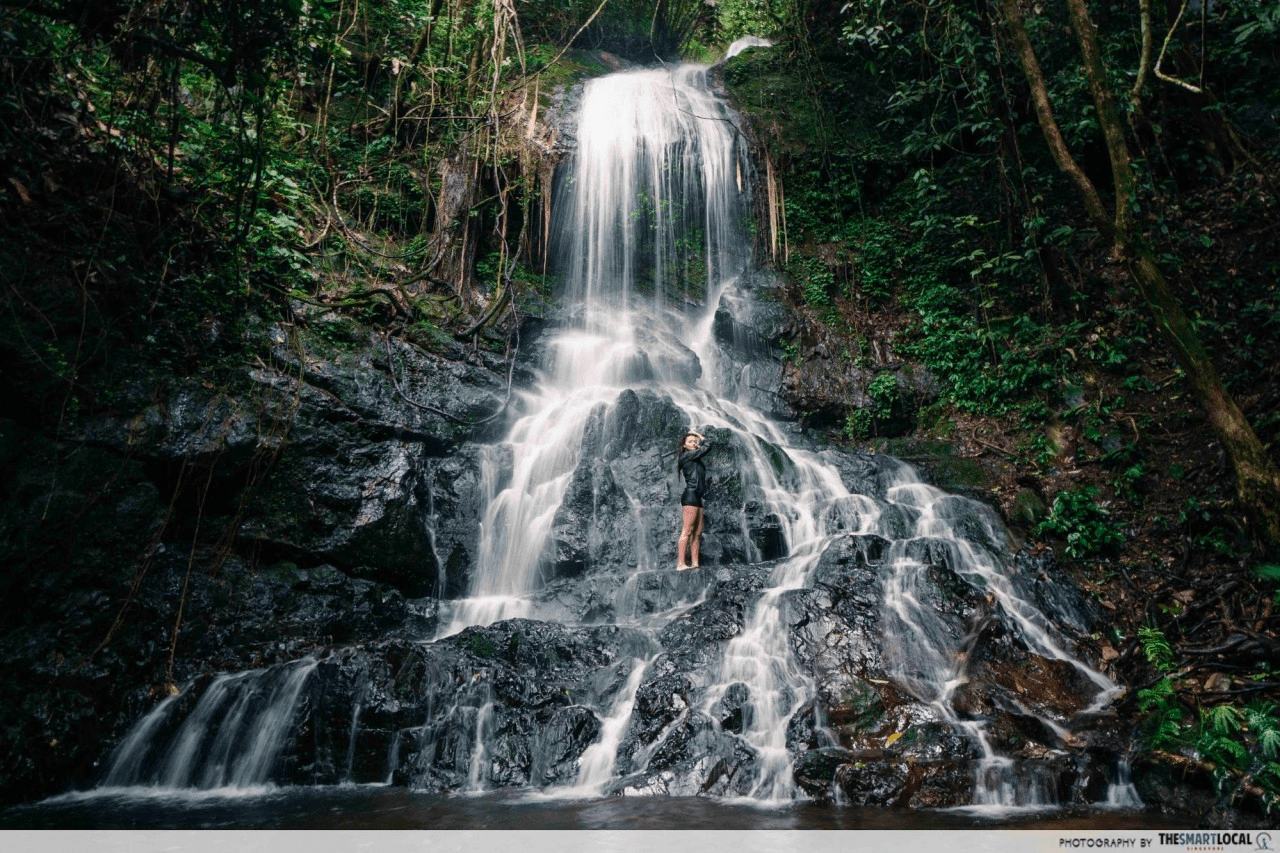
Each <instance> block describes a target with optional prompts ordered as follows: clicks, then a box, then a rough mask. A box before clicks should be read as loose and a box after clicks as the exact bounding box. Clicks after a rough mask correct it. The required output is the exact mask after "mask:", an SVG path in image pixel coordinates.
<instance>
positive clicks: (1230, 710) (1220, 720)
mask: <svg viewBox="0 0 1280 853" xmlns="http://www.w3.org/2000/svg"><path fill="white" fill-rule="evenodd" d="M1200 716H1201V719H1202V720H1203V721H1204V722H1205V723H1207V724H1208V726H1209V730H1210V731H1212V732H1213V733H1214V734H1218V735H1226V734H1230V733H1231V732H1238V731H1240V726H1241V724H1242V723H1243V722H1244V717H1245V713H1244V711H1241V710H1240V709H1239V708H1237V707H1236V706H1234V705H1214V706H1213V707H1212V708H1205V709H1203V710H1202V711H1201V712H1200Z"/></svg>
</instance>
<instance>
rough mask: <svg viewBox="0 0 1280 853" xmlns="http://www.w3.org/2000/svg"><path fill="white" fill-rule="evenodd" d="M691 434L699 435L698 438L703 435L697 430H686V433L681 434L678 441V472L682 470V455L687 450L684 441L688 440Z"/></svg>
mask: <svg viewBox="0 0 1280 853" xmlns="http://www.w3.org/2000/svg"><path fill="white" fill-rule="evenodd" d="M691 435H693V436H697V437H698V438H702V436H701V435H698V433H696V432H686V433H685V434H684V435H682V436H680V441H679V442H677V443H676V472H677V473H679V471H680V455H681V454H682V453H684V452H685V450H684V443H685V441H687V440H688V438H689V436H691Z"/></svg>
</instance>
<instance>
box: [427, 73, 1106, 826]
mask: <svg viewBox="0 0 1280 853" xmlns="http://www.w3.org/2000/svg"><path fill="white" fill-rule="evenodd" d="M576 138H577V142H578V147H577V150H576V153H575V154H574V156H573V158H572V161H571V162H570V163H569V164H568V165H567V167H566V169H565V172H564V177H563V178H562V180H561V182H560V189H559V191H558V193H557V195H556V197H555V204H554V206H553V207H554V210H555V219H554V229H553V231H554V233H553V235H552V240H553V245H554V246H555V247H556V249H555V250H556V257H557V258H558V267H559V270H560V272H561V274H562V288H561V289H562V296H563V299H564V302H565V306H566V308H565V315H566V318H567V319H566V320H565V321H564V322H563V323H562V325H561V327H560V328H559V330H558V331H557V332H555V333H554V335H553V337H552V339H551V340H550V341H549V342H548V343H547V346H546V356H545V358H544V361H543V363H542V365H541V374H540V376H539V379H540V381H539V383H538V385H537V386H536V387H535V388H534V389H532V390H531V391H530V392H529V393H528V395H527V396H526V398H525V400H524V403H525V409H524V411H525V414H524V415H523V417H521V418H520V419H519V420H518V421H516V422H515V424H514V425H513V426H512V428H511V430H510V433H509V434H508V436H507V438H506V440H505V441H504V442H502V443H501V444H499V445H496V446H493V447H490V448H487V449H486V452H485V454H484V456H483V482H484V484H485V496H486V506H487V508H486V510H485V513H484V518H483V524H482V527H481V531H480V540H479V546H478V553H479V558H478V560H477V562H476V568H475V575H474V578H473V581H472V587H471V595H470V597H469V598H467V599H464V600H462V601H459V602H456V603H454V605H453V618H452V620H451V621H450V622H449V623H448V624H447V627H446V628H445V629H444V630H443V631H442V632H441V636H447V635H449V634H452V633H455V632H457V631H459V630H461V629H463V628H464V627H466V626H469V625H485V624H490V623H492V622H495V621H497V620H500V619H505V618H509V617H512V616H530V615H535V616H536V613H537V607H536V606H535V604H534V603H533V598H534V593H535V592H536V590H537V589H538V588H539V587H540V586H541V585H542V584H544V583H545V582H546V581H547V578H548V572H549V571H550V566H551V563H552V561H553V557H552V554H551V553H550V552H551V551H552V550H553V543H552V542H551V541H550V535H551V531H552V528H553V524H554V519H555V517H556V513H557V510H558V508H559V507H560V506H561V504H562V502H563V501H564V500H565V497H566V493H567V490H568V489H569V486H570V482H571V480H572V478H573V477H574V475H575V471H578V470H579V469H580V468H582V466H584V465H585V464H587V463H584V461H583V453H584V450H583V445H584V443H585V442H587V441H589V440H590V436H591V435H592V434H593V430H594V429H595V428H594V427H593V426H592V424H593V422H598V421H599V420H600V419H601V418H603V417H606V416H607V414H608V413H609V412H610V411H611V409H612V407H613V406H615V405H616V401H617V400H618V398H619V394H620V393H621V392H622V391H623V390H624V389H627V388H650V389H653V390H655V391H656V393H658V394H660V395H663V396H665V397H669V398H670V399H671V400H672V401H673V403H674V404H675V405H676V406H677V407H678V409H679V410H680V411H681V412H682V413H683V415H684V418H685V422H686V423H687V424H689V425H692V426H697V427H701V428H703V430H704V431H708V430H716V431H717V432H718V434H721V435H725V436H729V441H730V442H731V443H732V446H733V449H734V456H735V459H736V470H734V471H732V472H730V477H731V478H732V479H734V481H735V482H736V483H738V484H739V486H740V487H741V488H742V489H743V491H744V494H746V495H748V496H749V499H750V500H751V501H753V502H754V503H755V504H757V505H758V506H759V507H761V508H762V510H761V511H762V513H763V514H765V515H768V516H771V517H773V518H776V519H777V522H778V527H779V528H780V535H781V540H782V552H783V553H784V555H785V556H784V558H783V559H780V560H777V561H776V562H775V565H774V567H773V569H772V573H771V576H770V579H769V584H768V588H767V589H766V590H765V591H764V593H763V594H762V595H761V597H760V598H759V600H758V601H757V602H756V603H755V604H754V606H753V607H752V609H751V612H750V613H749V614H748V615H747V617H746V623H745V625H744V627H743V629H742V631H741V633H740V634H739V635H738V636H736V637H734V638H733V639H732V640H730V641H729V642H728V644H727V645H726V647H725V648H724V650H723V655H722V659H721V661H720V663H719V665H718V667H716V668H715V669H714V674H713V675H712V676H710V677H709V678H707V679H705V683H702V684H701V685H700V686H701V696H700V698H699V701H698V703H697V707H696V709H691V710H697V711H698V712H700V713H704V714H709V713H710V711H711V709H713V708H714V707H716V706H717V705H718V703H721V702H723V701H724V700H725V697H726V696H727V695H729V693H730V692H731V691H733V693H734V695H745V696H746V697H747V698H746V704H745V706H744V708H743V726H742V731H741V732H740V734H738V735H736V736H737V737H740V738H741V741H742V742H743V743H745V744H746V745H747V746H748V747H749V748H750V750H751V752H752V754H754V755H755V756H756V760H755V767H754V770H753V778H752V781H751V784H750V789H749V796H750V797H751V798H753V799H756V800H760V801H765V802H786V801H789V800H791V799H794V798H796V797H797V796H799V792H798V789H797V786H796V784H795V781H794V779H793V775H792V767H791V762H792V755H791V752H790V750H789V749H788V744H787V731H788V726H789V724H790V721H791V720H792V718H793V717H794V715H795V714H796V713H798V712H799V711H800V710H801V709H803V708H806V707H813V706H814V705H815V704H816V703H815V698H816V696H817V692H818V691H817V688H816V685H815V684H814V683H813V680H812V678H811V677H810V676H809V675H807V674H806V673H805V672H804V671H803V669H802V668H801V667H800V666H799V665H798V664H797V661H796V660H795V657H794V654H793V651H792V649H791V647H790V642H791V641H790V638H789V635H788V631H789V625H788V622H787V619H786V618H785V613H784V611H785V606H784V600H785V597H786V593H787V592H788V591H790V590H795V589H801V588H804V587H806V586H808V585H809V584H810V583H811V579H812V573H813V571H814V569H815V566H816V565H817V564H818V562H819V559H820V558H821V555H822V553H823V551H824V550H825V548H826V547H827V546H828V545H829V544H830V543H831V542H832V541H833V539H834V537H837V536H840V535H855V536H863V535H872V534H874V535H879V536H883V537H884V538H885V539H886V540H888V541H889V542H890V546H889V550H888V555H887V558H886V561H885V565H886V575H885V578H884V587H885V600H884V608H885V613H886V617H885V629H884V630H885V635H886V636H885V640H886V643H887V652H886V657H887V661H886V663H887V666H888V669H889V673H890V674H891V675H892V677H893V680H894V681H895V682H896V683H897V684H899V685H900V686H901V687H902V688H903V689H904V690H906V691H907V692H908V693H909V694H910V695H912V696H914V697H915V698H916V699H918V700H919V701H921V702H923V703H925V704H926V705H928V706H929V707H932V708H933V709H934V712H935V713H936V715H937V717H938V718H939V719H940V720H942V721H944V722H946V723H948V724H950V725H951V726H953V727H955V728H956V729H957V730H959V731H963V732H965V733H966V735H967V736H968V738H969V739H970V740H971V741H972V742H973V743H974V744H975V745H976V746H977V749H978V751H979V753H980V756H981V757H980V759H979V760H978V761H977V762H976V767H975V770H974V776H975V782H974V787H975V802H976V804H995V805H1002V806H1007V805H1030V804H1039V803H1044V802H1052V801H1053V795H1052V794H1051V793H1049V791H1050V789H1051V788H1052V785H1051V784H1049V783H1046V782H1045V781H1044V780H1043V779H1040V778H1039V776H1038V775H1037V773H1038V771H1037V770H1026V769H1025V768H1019V767H1017V766H1016V762H1013V761H1011V760H1009V759H1007V758H1004V757H1001V756H1000V755H998V754H996V752H995V750H994V749H993V748H992V747H991V746H990V741H989V738H988V735H987V733H986V731H985V724H984V722H983V721H982V720H980V719H968V718H966V716H965V715H963V714H961V713H960V712H959V711H957V710H956V708H955V705H954V694H955V692H956V690H957V688H958V687H959V686H960V685H961V684H963V683H964V682H965V680H966V667H965V659H966V655H967V651H966V648H965V643H966V642H972V641H973V640H972V639H966V638H965V636H964V635H963V632H960V633H959V634H958V633H957V626H956V625H954V624H951V622H949V621H948V620H947V618H946V617H944V616H942V615H940V614H938V613H935V612H931V611H930V609H929V607H928V606H927V604H926V602H925V601H924V598H923V596H922V595H921V594H919V590H918V587H919V586H920V585H921V584H922V583H923V577H924V575H925V573H927V572H928V571H929V570H930V567H931V566H933V565H934V564H935V563H937V562H938V560H939V559H941V560H942V561H943V562H944V563H945V565H946V566H947V567H949V569H950V570H951V571H952V572H954V573H955V574H956V575H958V576H959V577H961V578H963V579H964V580H965V581H967V582H968V583H969V584H970V585H972V586H973V587H975V588H977V589H981V590H983V591H985V592H986V594H987V597H988V601H989V606H990V609H991V613H992V618H996V615H997V614H999V615H1001V616H1002V617H1003V618H1004V619H1006V620H1007V621H1008V622H1009V623H1011V624H1012V626H1013V629H1014V630H1015V631H1017V632H1018V633H1019V634H1020V635H1021V636H1022V637H1023V639H1024V641H1025V642H1026V644H1027V646H1028V647H1029V648H1030V649H1031V650H1032V651H1033V652H1034V653H1036V654H1039V655H1042V656H1044V657H1046V658H1049V659H1051V660H1057V661H1065V662H1068V663H1069V664H1070V665H1072V666H1075V667H1077V668H1078V669H1079V670H1080V671H1081V672H1082V673H1083V674H1084V676H1085V677H1086V678H1087V679H1088V681H1089V682H1090V683H1092V684H1093V685H1095V688H1096V693H1097V699H1096V701H1095V704H1097V705H1101V704H1102V703H1104V702H1105V701H1107V700H1108V699H1109V698H1110V697H1111V696H1112V695H1113V694H1114V690H1115V688H1114V686H1113V685H1112V684H1111V682H1110V681H1108V680H1107V679H1106V678H1105V677H1103V676H1102V675H1100V674H1099V673H1097V672H1095V671H1094V670H1092V669H1091V668H1089V667H1087V666H1086V665H1084V664H1083V663H1081V662H1079V661H1077V660H1075V658H1074V657H1072V656H1071V655H1070V653H1069V652H1067V651H1066V645H1065V641H1064V640H1063V639H1062V638H1060V637H1058V636H1057V635H1056V632H1055V631H1054V629H1053V628H1052V626H1051V624H1050V623H1049V620H1048V619H1047V618H1046V617H1045V616H1044V615H1043V614H1042V613H1041V612H1040V611H1039V610H1038V609H1037V608H1036V607H1035V606H1034V604H1033V603H1031V602H1030V601H1029V600H1028V598H1027V597H1026V596H1025V595H1022V594H1020V593H1019V592H1018V591H1017V589H1016V588H1015V585H1014V584H1013V583H1011V582H1010V580H1009V579H1008V577H1007V572H1006V569H1007V566H1006V565H1005V563H1004V561H1006V560H1007V553H1008V548H1007V543H1006V538H1007V537H1006V535H1005V534H1004V532H1003V528H1002V527H1000V525H999V522H998V521H997V520H995V519H994V517H993V516H992V514H991V513H990V512H989V511H987V510H985V508H983V507H981V506H980V505H978V504H976V503H975V502H973V501H969V500H966V499H964V498H960V497H956V496H953V495H947V494H945V493H943V492H941V491H939V490H937V489H934V488H932V487H930V486H928V485H925V484H924V483H922V482H920V480H919V478H918V477H917V476H916V474H915V472H914V470H912V469H911V468H910V467H909V466H906V465H905V464H903V465H900V466H899V467H898V469H897V473H896V479H895V480H894V482H892V483H889V484H887V490H886V494H885V499H884V500H883V501H880V500H876V499H874V498H872V497H870V496H867V495H861V494H852V493H850V491H849V490H848V488H847V487H846V485H845V483H844V482H843V481H842V480H841V477H840V475H839V473H838V472H837V471H836V470H835V469H834V468H833V466H832V465H830V464H827V463H826V462H824V461H823V460H822V459H821V458H820V456H819V455H818V454H815V453H813V452H811V451H807V450H805V449H802V448H800V447H797V446H795V444H794V442H792V441H790V440H789V439H788V437H787V436H786V435H785V434H784V433H783V431H782V430H781V429H780V428H779V427H778V425H776V424H774V423H772V422H771V421H770V420H769V419H768V418H767V417H765V416H764V415H763V414H762V413H761V412H759V411H757V410H756V409H754V408H753V407H752V406H751V405H750V403H749V399H750V394H749V392H748V388H749V376H748V371H747V369H746V368H745V367H742V366H739V365H737V364H736V363H735V362H734V359H733V358H732V357H730V356H728V355H726V353H725V352H723V351H722V350H721V348H720V347H719V345H718V344H717V342H716V340H715V337H714V335H713V333H712V332H713V321H714V315H715V312H716V309H717V308H719V307H721V306H722V305H726V304H727V305H731V306H733V305H742V304H746V303H749V302H750V299H751V297H750V294H749V293H748V292H746V289H745V288H744V287H742V286H741V280H742V278H743V274H744V273H745V272H746V270H747V269H748V267H749V262H750V248H749V244H748V241H747V235H746V232H745V230H744V229H743V226H742V224H743V223H744V222H745V221H746V220H747V218H748V212H749V206H748V191H749V181H746V180H744V179H743V176H744V175H749V174H750V163H749V162H748V160H747V158H746V156H745V151H744V149H743V145H742V140H741V137H740V134H739V133H738V131H737V127H736V124H735V118H734V116H733V115H732V114H731V113H730V112H729V111H728V110H727V109H726V107H725V106H724V105H723V104H722V103H721V102H720V101H719V100H718V99H717V98H715V97H714V96H713V95H712V94H711V92H710V90H709V87H708V84H707V69H705V68H703V67H701V66H696V65H686V66H681V67H679V68H675V69H669V68H663V69H650V70H641V71H629V72H623V73H618V74H613V75H609V76H607V77H603V78H599V79H595V80H592V81H589V82H588V83H587V84H586V87H585V91H584V94H583V98H582V104H581V110H580V114H579V119H578V126H577V133H576ZM678 437H679V436H678V435H674V434H673V435H672V436H671V439H672V440H673V441H674V440H675V439H676V438H678ZM596 479H597V478H596V477H595V476H594V475H593V483H594V482H595V480H596ZM621 488H622V489H623V490H624V491H625V488H626V484H625V483H623V484H622V485H621ZM627 500H628V501H629V505H630V506H631V507H632V515H633V521H634V523H635V525H636V528H637V530H643V529H644V528H645V525H647V524H650V523H651V521H650V520H649V518H647V517H646V516H645V515H644V513H643V510H642V506H641V502H640V501H638V500H637V499H636V497H635V496H634V495H631V494H628V495H627ZM744 528H745V523H744ZM646 532H648V533H653V534H654V535H644V536H642V537H641V538H643V539H644V540H646V541H653V540H654V539H655V538H656V535H657V534H656V532H655V531H646ZM743 538H744V539H746V538H747V537H745V536H744V537H743ZM637 550H638V552H639V554H638V558H637V559H638V565H637V566H636V567H635V568H636V570H637V571H639V572H643V571H652V570H659V571H661V570H667V569H670V568H671V567H670V565H668V564H669V563H670V562H671V557H670V555H669V554H666V553H663V554H655V553H652V552H651V551H646V550H645V549H637ZM748 553H749V554H750V553H751V549H750V548H748ZM755 556H756V557H757V558H758V557H759V556H760V555H759V553H758V552H756V553H755ZM636 594H637V592H636V581H635V579H634V576H633V577H632V578H630V579H628V581H627V582H626V584H625V585H624V586H623V588H622V589H621V590H620V591H619V595H618V600H619V604H620V606H619V609H618V611H617V618H622V619H625V618H626V617H627V616H629V615H632V614H634V613H635V610H636V604H635V600H636ZM634 675H635V673H634V672H633V676H634ZM635 689H636V685H635V684H631V683H630V682H628V685H627V688H626V690H625V691H624V692H623V694H621V695H620V696H619V698H618V699H617V700H616V702H615V704H614V706H613V708H612V709H610V710H608V711H607V712H606V713H605V717H606V719H607V720H608V725H607V727H606V728H607V729H608V730H609V731H608V734H607V735H606V737H604V738H603V739H602V740H601V741H599V742H598V743H597V745H596V746H595V747H592V749H591V750H589V753H590V754H589V755H588V756H583V758H582V769H581V771H580V776H579V783H578V784H579V785H580V786H581V785H585V784H586V783H587V782H588V781H589V782H590V784H591V785H592V786H599V785H600V783H601V781H602V780H601V779H600V777H599V775H598V774H599V773H601V772H602V771H601V768H605V767H612V766H613V756H612V754H610V750H612V749H614V748H615V747H614V746H612V745H611V744H612V743H613V741H614V739H615V738H614V732H615V731H616V730H617V729H618V726H619V717H620V716H621V715H622V713H623V712H627V713H629V709H630V704H631V702H632V701H633V700H632V699H630V698H628V696H634V692H635ZM815 713H820V711H818V712H815ZM1028 713H1029V712H1028ZM1044 723H1045V725H1046V726H1047V727H1049V728H1050V729H1052V727H1054V726H1057V725H1058V724H1057V722H1055V721H1054V720H1052V719H1045V720H1044ZM673 725H674V724H673ZM1059 728H1060V727H1059ZM664 737H665V735H664ZM655 748H656V744H652V743H651V744H648V745H642V746H641V748H640V749H639V750H638V751H637V752H636V754H635V756H633V758H634V759H635V762H636V766H639V767H643V766H645V764H646V763H647V762H648V760H649V758H648V756H649V755H651V754H652V753H653V750H654V749H655ZM476 749H477V753H478V754H479V753H482V752H483V750H484V749H485V746H484V745H483V744H480V743H477V747H476ZM1020 774H1021V775H1020Z"/></svg>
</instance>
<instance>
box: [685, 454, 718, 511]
mask: <svg viewBox="0 0 1280 853" xmlns="http://www.w3.org/2000/svg"><path fill="white" fill-rule="evenodd" d="M710 449H711V444H710V443H707V444H704V445H702V446H701V447H699V448H698V449H697V450H682V451H680V457H679V459H680V462H679V464H680V473H681V474H682V475H683V476H684V492H683V494H681V495H680V505H681V506H696V507H700V506H702V498H703V496H704V495H706V493H707V490H708V489H709V488H711V482H710V480H709V479H708V478H707V466H706V465H703V464H702V457H703V456H706V455H707V451H708V450H710Z"/></svg>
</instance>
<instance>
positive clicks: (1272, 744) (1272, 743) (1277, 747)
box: [1258, 729, 1280, 758]
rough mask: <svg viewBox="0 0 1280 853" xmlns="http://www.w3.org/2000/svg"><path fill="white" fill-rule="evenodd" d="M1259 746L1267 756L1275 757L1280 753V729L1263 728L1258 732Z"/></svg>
mask: <svg viewBox="0 0 1280 853" xmlns="http://www.w3.org/2000/svg"><path fill="white" fill-rule="evenodd" d="M1258 746H1260V747H1262V754H1263V755H1265V756H1266V757H1267V758H1275V757H1276V755H1277V754H1278V753H1280V729H1262V730H1260V731H1259V732H1258Z"/></svg>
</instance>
